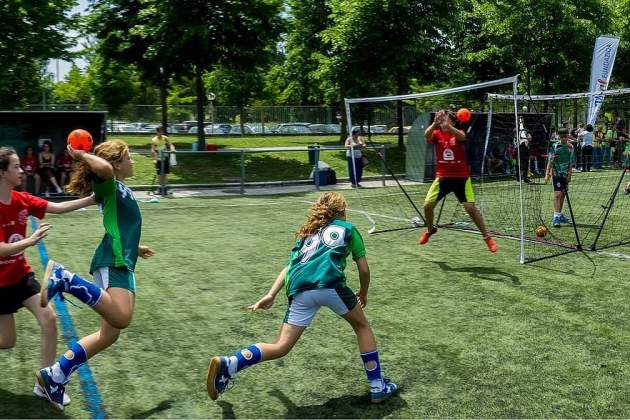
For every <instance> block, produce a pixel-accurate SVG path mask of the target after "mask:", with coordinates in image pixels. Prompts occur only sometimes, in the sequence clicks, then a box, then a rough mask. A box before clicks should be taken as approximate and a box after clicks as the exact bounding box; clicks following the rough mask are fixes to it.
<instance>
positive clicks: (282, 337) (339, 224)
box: [207, 192, 398, 403]
mask: <svg viewBox="0 0 630 420" xmlns="http://www.w3.org/2000/svg"><path fill="white" fill-rule="evenodd" d="M346 206H347V203H346V200H345V199H344V198H343V196H341V195H340V194H338V193H335V192H329V193H326V194H323V195H322V196H321V197H319V199H318V200H317V202H315V204H314V205H313V207H312V208H311V211H310V212H309V215H308V219H307V221H306V223H304V225H302V227H301V228H300V230H298V232H297V233H296V238H297V240H296V242H295V246H294V247H293V249H292V250H291V257H290V258H289V264H288V265H287V267H285V268H284V269H283V270H282V271H281V272H280V274H279V275H278V277H277V278H276V281H275V282H274V283H273V285H272V286H271V289H270V290H269V293H267V294H266V295H265V296H263V297H262V298H261V299H260V300H259V301H258V302H256V303H255V304H253V305H251V306H249V308H248V309H249V310H250V311H256V310H258V309H269V308H271V306H272V305H273V302H274V300H275V298H276V295H277V294H278V292H280V290H281V289H282V287H283V286H286V290H287V296H288V298H289V307H288V308H287V312H286V315H285V317H284V323H283V324H282V327H281V329H280V333H279V334H278V337H277V338H276V341H275V342H274V343H257V344H252V345H250V346H249V347H247V348H246V349H243V350H240V351H238V352H236V353H235V354H234V355H233V356H230V357H226V356H221V357H213V358H212V360H211V361H210V367H209V368H208V378H207V387H208V395H209V396H210V398H212V399H213V400H216V399H217V398H218V397H219V395H220V394H222V393H223V392H225V391H226V390H227V389H228V385H229V384H230V383H231V382H232V381H234V379H235V377H236V374H237V373H238V372H239V371H240V370H242V369H245V368H246V367H249V366H252V365H255V364H257V363H259V362H262V361H267V360H274V359H278V358H280V357H283V356H285V355H286V354H287V353H289V351H291V349H292V348H293V346H294V345H295V344H296V343H297V341H298V340H299V338H300V336H301V335H302V333H303V332H304V330H305V329H306V327H308V326H309V324H310V323H311V321H312V320H313V317H314V316H315V314H316V313H317V311H318V310H319V308H320V307H322V306H327V307H329V308H330V309H332V310H333V311H334V312H335V313H336V314H337V315H339V316H341V317H343V318H344V319H345V320H346V321H348V323H350V325H351V326H352V328H353V330H354V332H355V334H356V335H357V341H358V343H359V351H360V352H361V359H362V360H363V364H364V367H365V372H366V374H367V378H368V382H369V384H370V390H371V401H372V402H374V403H378V402H381V401H384V400H385V399H387V398H389V397H391V396H392V395H394V394H395V393H396V391H397V390H398V387H397V386H396V384H394V383H392V382H390V381H389V379H387V378H384V377H383V376H382V375H381V364H380V361H379V357H378V352H377V350H376V340H375V339H374V333H373V332H372V329H371V328H370V324H369V323H368V320H367V318H366V317H365V314H364V313H363V308H364V307H365V305H366V304H367V294H368V287H369V284H370V269H369V267H368V263H367V259H366V258H365V247H364V245H363V239H362V238H361V235H360V234H359V232H358V231H357V229H356V228H355V227H354V226H353V225H352V224H351V223H349V222H347V221H346V220H345V219H346ZM350 255H352V259H353V260H354V261H355V263H356V264H357V268H358V269H359V280H360V283H361V287H360V289H359V291H358V292H357V293H356V295H355V294H354V293H353V292H352V290H351V289H350V288H349V287H348V286H347V285H346V275H345V273H344V269H345V268H346V258H347V257H348V256H350ZM357 303H358V305H357Z"/></svg>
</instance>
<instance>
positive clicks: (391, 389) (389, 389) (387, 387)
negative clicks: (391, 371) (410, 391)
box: [370, 378, 398, 404]
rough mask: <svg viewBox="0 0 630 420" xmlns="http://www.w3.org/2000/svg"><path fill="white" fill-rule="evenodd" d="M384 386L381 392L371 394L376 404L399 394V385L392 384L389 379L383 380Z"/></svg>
mask: <svg viewBox="0 0 630 420" xmlns="http://www.w3.org/2000/svg"><path fill="white" fill-rule="evenodd" d="M383 384H384V386H383V388H381V389H380V390H376V391H374V390H372V391H371V392H370V400H371V401H372V402H373V403H374V404H378V403H380V402H383V401H385V400H386V399H388V398H389V397H391V396H393V395H396V393H397V392H398V385H396V384H395V383H393V382H391V381H390V380H389V379H388V378H383Z"/></svg>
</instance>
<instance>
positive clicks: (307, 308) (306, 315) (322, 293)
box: [284, 287, 357, 327]
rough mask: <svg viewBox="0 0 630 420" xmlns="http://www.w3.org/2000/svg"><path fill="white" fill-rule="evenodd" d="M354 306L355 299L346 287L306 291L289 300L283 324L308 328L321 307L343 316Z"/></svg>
mask: <svg viewBox="0 0 630 420" xmlns="http://www.w3.org/2000/svg"><path fill="white" fill-rule="evenodd" d="M356 304H357V298H356V296H355V294H354V292H353V291H352V290H351V289H350V288H348V287H340V288H337V289H312V290H306V291H304V292H300V293H298V294H296V295H294V296H292V297H291V298H290V299H289V307H288V308H287V313H286V315H285V317H284V322H285V323H286V324H290V325H295V326H296V327H308V326H309V325H310V324H311V321H313V318H314V317H315V314H316V313H317V311H319V308H321V307H322V306H327V307H329V308H330V309H331V310H332V311H333V312H334V313H336V314H337V315H339V316H343V315H345V314H347V313H348V312H350V311H351V310H352V309H354V307H355V306H356Z"/></svg>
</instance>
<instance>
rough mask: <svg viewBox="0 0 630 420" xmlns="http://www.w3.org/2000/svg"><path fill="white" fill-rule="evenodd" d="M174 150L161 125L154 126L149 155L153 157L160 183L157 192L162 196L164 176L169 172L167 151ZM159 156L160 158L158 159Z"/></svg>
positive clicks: (165, 193)
mask: <svg viewBox="0 0 630 420" xmlns="http://www.w3.org/2000/svg"><path fill="white" fill-rule="evenodd" d="M174 151H175V146H173V144H172V143H171V141H170V139H169V138H168V137H167V136H165V135H164V129H163V128H162V127H158V128H156V129H155V137H153V138H152V139H151V157H152V158H153V163H154V165H155V171H156V174H157V176H158V180H159V183H160V188H159V190H158V191H159V192H158V194H160V195H163V196H165V195H167V188H166V176H167V175H168V174H169V173H170V172H171V165H170V153H169V152H174ZM160 152H161V153H160ZM160 157H161V158H162V159H160ZM162 186H164V187H162Z"/></svg>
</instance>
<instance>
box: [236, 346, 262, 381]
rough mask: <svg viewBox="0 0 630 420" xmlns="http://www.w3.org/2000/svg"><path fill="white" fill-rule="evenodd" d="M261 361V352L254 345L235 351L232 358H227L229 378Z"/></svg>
mask: <svg viewBox="0 0 630 420" xmlns="http://www.w3.org/2000/svg"><path fill="white" fill-rule="evenodd" d="M261 360H262V352H261V351H260V348H258V346H257V345H256V344H252V345H251V346H249V347H247V348H246V349H243V350H240V351H237V352H236V353H234V356H230V357H229V358H228V372H229V374H230V376H234V375H236V374H237V373H238V372H240V371H241V370H243V369H245V368H246V367H249V366H252V365H255V364H256V363H258V362H260V361H261Z"/></svg>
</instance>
